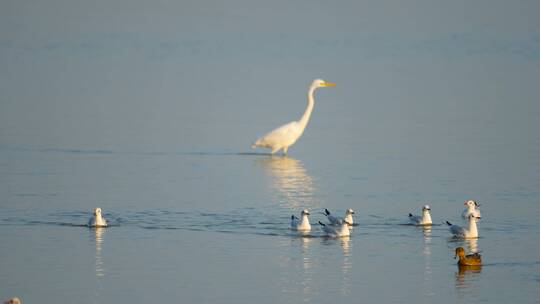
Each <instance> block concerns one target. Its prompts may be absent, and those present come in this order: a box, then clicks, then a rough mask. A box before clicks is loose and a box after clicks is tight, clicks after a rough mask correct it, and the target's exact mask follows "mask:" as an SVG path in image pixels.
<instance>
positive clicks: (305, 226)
mask: <svg viewBox="0 0 540 304" xmlns="http://www.w3.org/2000/svg"><path fill="white" fill-rule="evenodd" d="M301 216H302V218H301V219H299V218H298V217H296V216H295V215H291V229H292V230H298V231H310V230H311V225H310V224H309V218H308V216H309V211H308V210H307V209H304V210H302V213H301Z"/></svg>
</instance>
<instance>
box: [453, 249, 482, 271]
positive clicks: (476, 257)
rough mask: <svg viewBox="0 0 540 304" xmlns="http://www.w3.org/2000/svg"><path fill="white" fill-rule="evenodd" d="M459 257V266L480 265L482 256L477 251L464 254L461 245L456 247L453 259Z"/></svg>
mask: <svg viewBox="0 0 540 304" xmlns="http://www.w3.org/2000/svg"><path fill="white" fill-rule="evenodd" d="M456 257H459V261H458V265H459V266H480V265H482V256H481V255H480V254H479V253H473V254H467V255H465V249H463V247H458V248H456V255H455V256H454V259H455V258H456Z"/></svg>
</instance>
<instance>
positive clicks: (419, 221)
mask: <svg viewBox="0 0 540 304" xmlns="http://www.w3.org/2000/svg"><path fill="white" fill-rule="evenodd" d="M430 210H431V208H430V207H429V205H425V206H424V207H422V216H419V215H412V213H409V221H410V222H411V224H414V225H431V224H432V222H431V214H429V211H430Z"/></svg>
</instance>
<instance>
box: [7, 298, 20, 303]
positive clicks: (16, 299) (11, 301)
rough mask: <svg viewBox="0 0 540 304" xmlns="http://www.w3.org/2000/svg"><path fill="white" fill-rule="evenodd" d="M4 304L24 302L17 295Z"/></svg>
mask: <svg viewBox="0 0 540 304" xmlns="http://www.w3.org/2000/svg"><path fill="white" fill-rule="evenodd" d="M4 304H22V301H21V299H19V298H17V297H15V298H11V299H9V300H7V301H5V302H4Z"/></svg>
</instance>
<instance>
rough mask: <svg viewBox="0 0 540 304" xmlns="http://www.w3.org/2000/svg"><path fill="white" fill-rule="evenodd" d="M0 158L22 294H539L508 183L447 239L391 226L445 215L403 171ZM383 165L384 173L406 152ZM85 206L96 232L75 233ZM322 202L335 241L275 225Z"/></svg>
mask: <svg viewBox="0 0 540 304" xmlns="http://www.w3.org/2000/svg"><path fill="white" fill-rule="evenodd" d="M0 156H1V157H0V160H1V161H2V162H1V171H2V175H1V178H2V181H1V185H2V186H1V188H0V189H1V193H2V197H1V199H2V204H1V206H2V207H1V208H2V210H1V211H2V212H1V214H0V225H1V229H0V241H1V243H2V244H4V245H3V246H1V247H0V268H1V269H2V273H1V276H0V294H2V295H4V297H7V296H8V295H18V296H20V297H22V298H23V299H24V300H25V301H26V303H56V302H57V301H58V302H64V303H67V302H72V303H74V302H77V303H103V302H116V303H142V302H156V301H157V302H163V303H165V302H195V301H202V302H217V303H250V302H254V301H257V302H262V303H279V302H283V303H297V302H308V303H309V302H314V303H321V302H329V301H337V302H344V301H347V300H356V301H358V300H361V301H362V302H365V303H376V302H383V303H397V302H426V303H427V302H435V301H437V302H440V303H455V302H460V303H465V302H469V303H470V302H490V303H508V302H511V301H512V302H513V301H517V302H520V303H533V302H536V301H537V297H538V296H539V290H540V289H539V287H540V285H539V284H540V275H539V273H540V259H539V256H540V255H539V251H538V246H537V244H538V242H539V241H540V223H539V222H538V217H539V215H540V214H539V208H538V203H539V201H538V196H537V194H536V193H533V194H529V195H527V193H523V191H520V190H519V189H522V188H527V185H508V187H509V188H508V190H507V191H502V190H501V189H492V191H491V192H485V193H484V196H485V199H482V203H483V205H482V212H483V219H482V221H481V222H480V224H479V229H480V234H481V237H480V238H479V239H478V240H474V241H460V240H454V239H452V238H450V236H449V233H448V230H447V228H446V227H445V226H443V225H435V226H433V227H432V228H427V229H423V228H420V227H413V226H407V225H403V224H404V223H407V221H406V218H407V216H406V215H407V213H408V212H413V213H419V212H420V208H421V206H422V204H424V203H426V202H429V204H431V206H432V210H433V211H432V214H433V219H434V221H435V222H436V223H442V221H443V220H446V219H449V220H452V221H456V222H461V220H460V219H459V214H460V212H461V210H462V209H463V208H462V207H463V200H464V199H465V196H464V195H463V194H462V193H459V192H456V191H455V189H460V188H462V182H461V181H459V180H458V179H457V178H456V179H452V178H448V179H444V180H442V179H440V178H433V179H432V180H430V181H427V182H426V181H425V180H424V179H422V178H420V177H419V178H420V179H422V182H421V185H419V184H418V182H417V181H414V180H412V179H411V177H410V174H411V173H410V172H408V171H405V172H403V173H402V174H399V172H393V173H394V174H390V173H389V172H383V173H380V172H379V175H378V174H377V169H376V168H375V167H376V166H375V165H374V164H371V165H370V164H366V163H362V162H350V160H348V159H342V158H334V157H332V156H322V155H318V157H319V158H310V157H308V158H306V161H302V160H300V159H299V158H296V156H290V157H271V156H268V155H262V154H261V155H255V154H249V153H234V152H220V153H218V152H197V153H165V152H159V153H157V152H152V153H143V152H137V153H135V152H133V153H128V152H116V151H100V150H66V149H41V150H40V149H22V148H8V147H4V148H3V149H2V150H1V151H0ZM323 159H324V161H323ZM384 161H385V162H387V166H384V168H388V163H394V164H396V165H397V164H398V163H404V164H405V165H413V164H412V163H411V162H414V159H413V160H410V159H405V160H403V159H401V160H392V159H386V160H384ZM373 162H375V161H373ZM371 166H374V167H373V168H370V167H371ZM390 167H392V166H390ZM336 168H340V169H339V170H337V169H336ZM387 170H389V169H387ZM419 170H423V171H422V172H426V169H419ZM385 174H388V176H389V178H388V181H387V182H383V183H381V182H380V180H379V179H382V178H381V177H379V176H380V175H385ZM469 182H470V181H464V182H463V183H464V185H465V184H467V183H469ZM534 182H536V181H532V183H534ZM377 185H378V187H380V188H377ZM512 187H516V188H515V189H514V190H512V189H513V188H512ZM463 188H464V189H467V188H466V187H465V186H463ZM423 195H425V196H426V197H429V198H430V199H429V200H426V199H423V198H422V196H423ZM94 206H100V207H102V208H103V209H104V214H105V217H106V218H107V219H108V220H109V222H110V224H111V227H108V228H106V229H89V228H86V227H84V226H83V225H84V224H85V223H86V221H87V219H88V218H89V214H90V212H91V209H92V208H93V207H94ZM325 207H327V208H330V209H331V210H334V211H335V212H336V213H341V212H344V210H345V208H349V207H350V208H354V209H355V210H356V211H357V215H356V218H355V220H357V221H358V223H359V225H358V226H355V227H354V229H353V232H352V236H351V237H349V238H344V239H328V238H325V237H322V235H321V232H320V230H319V229H318V228H317V227H315V229H314V230H313V231H312V233H310V235H309V237H302V236H299V235H297V234H296V233H293V232H291V231H289V230H288V225H289V216H290V214H292V213H295V214H298V213H299V212H300V210H301V209H303V208H309V209H310V210H311V211H312V214H313V215H312V222H316V221H317V220H322V219H323V216H322V215H321V214H320V213H319V211H322V210H323V208H325ZM457 246H464V247H466V248H467V249H468V250H479V251H481V252H482V253H483V254H484V259H485V266H483V267H482V268H481V269H479V270H460V269H458V267H457V266H456V264H455V260H453V250H454V248H455V247H457Z"/></svg>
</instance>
